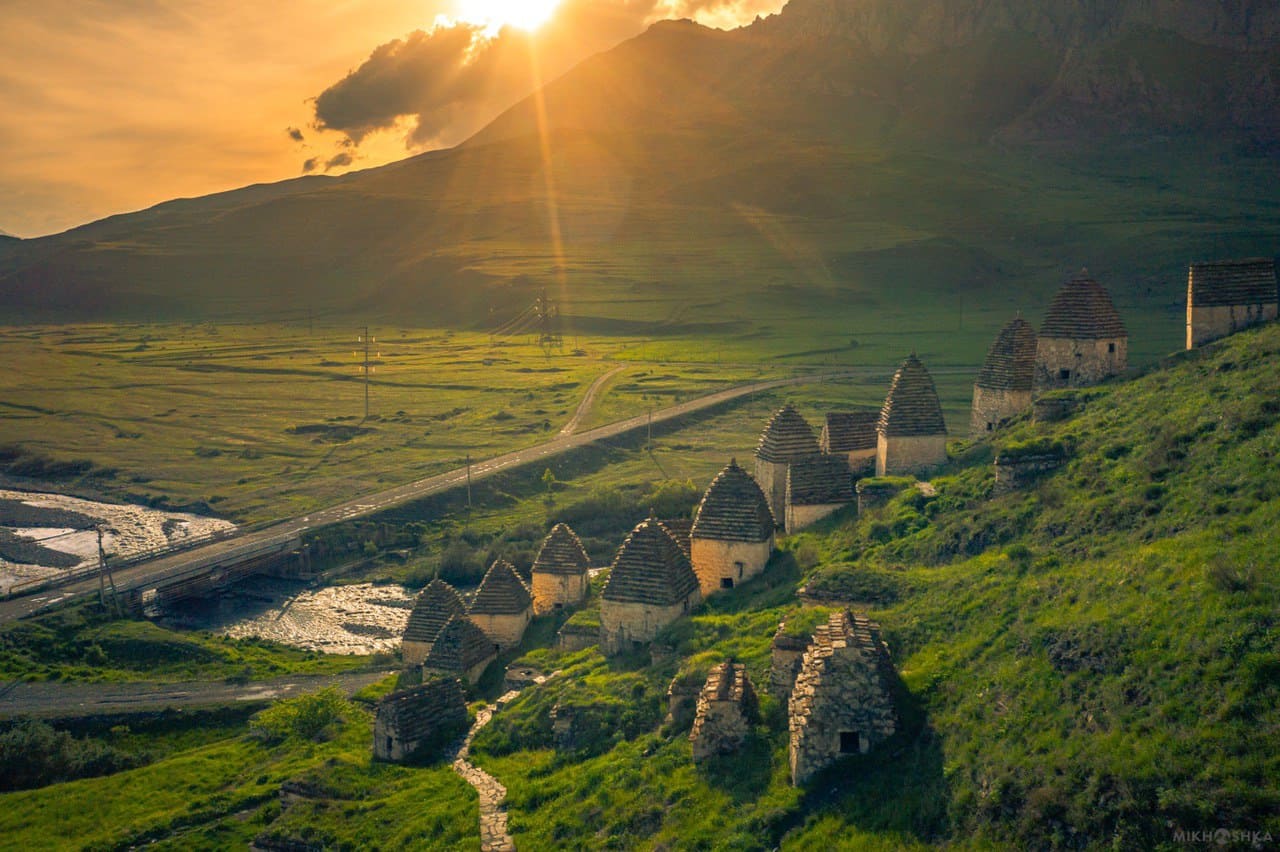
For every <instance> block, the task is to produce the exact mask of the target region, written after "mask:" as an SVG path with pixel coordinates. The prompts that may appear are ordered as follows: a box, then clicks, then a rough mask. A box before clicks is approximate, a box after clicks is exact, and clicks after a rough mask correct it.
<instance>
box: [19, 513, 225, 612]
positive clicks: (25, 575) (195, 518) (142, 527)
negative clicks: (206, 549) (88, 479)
mask: <svg viewBox="0 0 1280 852" xmlns="http://www.w3.org/2000/svg"><path fill="white" fill-rule="evenodd" d="M98 525H101V526H102V528H103V531H104V535H103V547H104V548H105V549H106V551H107V553H108V554H115V555H117V556H120V557H129V556H133V555H136V554H138V553H145V552H147V551H150V550H156V549H158V548H162V547H167V546H169V545H174V544H180V543H182V542H183V541H188V540H191V539H201V538H205V537H207V536H210V535H213V534H214V533H217V532H223V531H229V530H232V529H234V528H235V524H233V523H231V522H230V521H224V520H222V519H220V518H209V517H204V516H201V515H192V514H189V513H186V512H164V511H160V510H159V509H150V508H147V507H145V506H136V505H132V504H128V503H101V502H98V501H95V500H84V499H81V498H79V497H69V496H67V495H65V494H50V493H41V492H30V491H11V490H6V489H0V593H7V592H8V590H9V588H10V587H11V586H13V585H14V584H16V583H22V582H26V581H29V580H40V579H44V578H47V577H51V576H56V575H57V574H59V573H61V572H64V571H74V570H76V569H78V568H82V567H84V566H87V565H91V564H94V563H95V562H97V559H98V534H97V529H96V527H97V526H98Z"/></svg>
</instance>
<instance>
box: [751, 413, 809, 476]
mask: <svg viewBox="0 0 1280 852" xmlns="http://www.w3.org/2000/svg"><path fill="white" fill-rule="evenodd" d="M816 452H818V439H817V437H816V436H815V435H814V434H813V427H812V426H810V425H809V424H808V422H806V421H805V419H804V418H803V417H801V416H800V412H798V411H796V410H795V407H794V406H792V405H791V403H787V404H786V405H784V406H782V408H779V409H778V410H777V411H776V412H774V415H773V417H772V418H770V419H769V425H768V426H766V427H764V432H763V433H761V435H760V443H759V444H758V445H757V446H756V458H758V459H760V460H762V461H767V462H789V461H791V460H792V459H796V458H800V457H801V456H807V455H812V454H813V453H816Z"/></svg>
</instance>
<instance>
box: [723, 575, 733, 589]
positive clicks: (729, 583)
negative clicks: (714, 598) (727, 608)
mask: <svg viewBox="0 0 1280 852" xmlns="http://www.w3.org/2000/svg"><path fill="white" fill-rule="evenodd" d="M720 588H722V589H732V588H733V578H732V577H721V578H720Z"/></svg>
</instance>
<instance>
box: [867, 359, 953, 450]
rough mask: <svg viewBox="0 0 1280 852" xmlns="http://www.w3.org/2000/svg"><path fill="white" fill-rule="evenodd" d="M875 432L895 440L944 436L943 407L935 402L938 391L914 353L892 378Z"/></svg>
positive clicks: (945, 427) (945, 430)
mask: <svg viewBox="0 0 1280 852" xmlns="http://www.w3.org/2000/svg"><path fill="white" fill-rule="evenodd" d="M876 429H877V431H878V432H879V433H880V434H881V435H895V436H911V435H945V434H946V433H947V424H946V422H945V421H943V419H942V405H941V404H940V403H939V402H938V389H937V388H936V387H934V384H933V377H932V376H930V375H929V371H928V370H926V369H925V367H924V364H921V363H920V359H919V358H917V357H916V354H915V353H914V352H912V353H911V354H910V355H908V356H907V360H905V361H903V362H902V366H900V367H899V368H898V371H897V372H896V373H894V374H893V382H892V383H890V385H889V395H888V396H887V397H885V400H884V407H883V408H881V409H880V422H879V423H878V424H877V426H876Z"/></svg>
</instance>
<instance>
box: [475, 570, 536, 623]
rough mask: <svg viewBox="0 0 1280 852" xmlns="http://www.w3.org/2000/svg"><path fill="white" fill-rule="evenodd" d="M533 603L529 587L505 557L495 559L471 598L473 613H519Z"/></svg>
mask: <svg viewBox="0 0 1280 852" xmlns="http://www.w3.org/2000/svg"><path fill="white" fill-rule="evenodd" d="M532 605H533V596H532V595H531V594H529V587H528V586H526V585H525V584H524V580H522V579H521V578H520V575H519V574H517V573H516V567H515V566H514V565H512V564H511V563H510V562H508V561H507V560H505V559H495V560H494V561H493V564H492V565H490V566H489V570H488V571H486V572H485V573H484V579H483V580H481V581H480V588H478V589H476V595H475V597H473V598H472V599H471V609H470V610H469V612H471V613H472V614H473V615H519V614H520V613H522V612H524V611H525V610H526V609H528V608H529V607H531V606H532Z"/></svg>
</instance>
